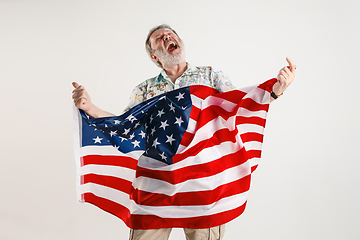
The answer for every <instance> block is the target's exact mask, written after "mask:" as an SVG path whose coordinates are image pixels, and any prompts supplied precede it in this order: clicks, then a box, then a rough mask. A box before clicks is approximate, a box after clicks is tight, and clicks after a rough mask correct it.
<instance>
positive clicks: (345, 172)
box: [0, 0, 360, 240]
mask: <svg viewBox="0 0 360 240" xmlns="http://www.w3.org/2000/svg"><path fill="white" fill-rule="evenodd" d="M359 16H360V2H359V1H351V0H344V1H329V0H328V1H325V0H302V1H282V0H273V1H266V0H255V1H239V0H237V1H226V0H224V1H216V0H213V1H210V0H204V1H194V0H183V1H169V0H161V1H160V0H159V1H121V0H117V1H116V0H108V1H100V0H93V1H90V0H62V1H54V0H52V1H49V0H29V1H25V0H0V80H1V85H0V86H1V87H0V93H1V94H0V104H1V105H0V107H1V108H0V109H1V113H0V114H1V115H0V127H1V133H0V142H1V144H0V149H1V157H0V164H1V167H0V184H1V188H0V189H1V190H0V191H1V195H0V196H1V198H0V203H1V204H0V239H4V240H20V239H37V240H48V239H52V240H58V239H59V240H63V239H67V240H75V239H76V240H79V239H87V240H95V239H96V240H97V239H127V237H128V229H127V228H126V227H125V225H124V224H123V223H122V222H121V221H120V220H118V219H117V218H115V217H113V216H112V215H110V214H108V213H105V212H102V211H101V210H99V209H97V208H96V207H94V206H92V205H90V204H78V203H77V202H76V201H77V200H76V194H75V163H74V156H73V148H72V144H73V143H72V101H71V91H72V86H71V82H72V81H78V82H79V83H81V84H83V85H85V86H86V88H87V90H88V92H89V93H90V94H91V96H92V100H93V101H94V102H95V103H96V104H97V105H98V106H99V107H101V108H103V109H105V110H108V111H111V112H113V113H116V114H120V113H121V112H122V109H123V108H124V107H125V106H126V105H127V101H128V98H129V95H130V91H131V90H132V89H133V87H134V86H135V85H137V84H138V83H140V82H141V81H143V80H145V79H146V78H149V77H152V76H155V75H156V74H158V72H159V69H158V68H157V67H156V66H155V65H153V63H152V62H151V61H150V60H149V59H148V58H147V55H146V53H145V50H144V40H145V37H146V34H147V32H148V30H149V29H150V28H151V27H153V26H155V25H157V24H161V23H168V24H170V25H171V26H172V27H174V28H175V29H176V30H177V32H178V33H179V34H180V36H181V37H182V38H183V40H184V41H185V44H186V48H187V56H188V61H189V62H191V63H193V64H195V65H212V66H215V67H217V68H219V69H222V70H223V71H224V72H226V73H228V75H229V76H230V77H231V79H232V81H233V82H234V83H235V84H236V85H237V86H238V87H242V86H248V85H254V84H257V83H260V82H263V81H265V80H267V79H269V78H272V77H275V76H276V75H277V72H278V70H279V69H280V68H281V67H283V66H284V65H285V64H286V61H285V57H286V56H290V57H291V58H292V59H293V60H294V62H295V63H296V64H297V66H298V71H297V76H296V80H295V81H294V83H293V84H292V85H291V86H290V87H289V89H288V90H287V91H286V93H285V94H284V96H282V97H281V98H280V99H279V100H278V101H276V102H274V103H273V104H272V105H271V110H270V113H269V120H268V123H267V129H266V135H265V142H264V151H263V158H262V162H261V164H260V166H259V168H258V170H257V171H256V172H255V173H254V175H253V183H252V190H251V192H250V199H249V201H248V206H247V209H246V211H245V213H244V214H243V215H242V216H240V217H239V218H237V219H236V220H234V221H232V222H230V223H229V224H228V225H227V233H226V237H225V239H253V240H256V239H276V240H281V239H284V240H285V239H286V240H287V239H292V240H303V239H307V240H312V239H314V240H318V239H327V240H335V239H336V240H337V239H359V238H360V233H359V230H358V224H359V222H360V207H359V202H360V196H359V187H360V184H359V177H358V172H359V167H360V161H359V160H360V157H359V155H358V148H359V146H358V145H359V142H360V141H359V140H360V139H359V135H360V131H359V130H360V129H359V123H360V111H359V106H358V104H357V102H356V101H358V97H357V94H358V91H359V90H358V89H359V86H360V85H359V80H360V79H359V75H358V71H359V63H360V62H359V58H358V56H359V53H360V47H359V42H360V41H359V40H360V28H359V23H360V17H359ZM170 239H172V240H176V239H184V237H183V234H182V232H181V230H179V229H175V230H174V231H173V233H172V235H171V237H170Z"/></svg>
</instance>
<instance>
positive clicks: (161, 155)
mask: <svg viewBox="0 0 360 240" xmlns="http://www.w3.org/2000/svg"><path fill="white" fill-rule="evenodd" d="M159 155H160V157H161V159H162V160H166V159H167V157H166V156H165V153H164V152H163V153H162V154H160V153H159Z"/></svg>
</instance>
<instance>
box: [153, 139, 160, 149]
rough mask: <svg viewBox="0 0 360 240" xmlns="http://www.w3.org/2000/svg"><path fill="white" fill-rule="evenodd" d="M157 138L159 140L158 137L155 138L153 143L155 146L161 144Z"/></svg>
mask: <svg viewBox="0 0 360 240" xmlns="http://www.w3.org/2000/svg"><path fill="white" fill-rule="evenodd" d="M157 140H158V138H156V139H155V140H154V142H153V145H152V146H153V147H155V148H156V146H157V145H159V144H160V143H159V142H158V141H157Z"/></svg>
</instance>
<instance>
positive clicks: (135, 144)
mask: <svg viewBox="0 0 360 240" xmlns="http://www.w3.org/2000/svg"><path fill="white" fill-rule="evenodd" d="M131 143H132V144H134V148H136V147H140V141H138V140H135V141H133V142H131Z"/></svg>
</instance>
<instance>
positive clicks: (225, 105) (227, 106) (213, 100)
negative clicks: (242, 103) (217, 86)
mask: <svg viewBox="0 0 360 240" xmlns="http://www.w3.org/2000/svg"><path fill="white" fill-rule="evenodd" d="M214 105H215V106H218V107H221V108H222V109H224V110H225V111H227V112H231V111H233V110H234V108H236V106H237V104H236V103H233V102H230V101H228V100H225V99H223V98H219V97H214V96H209V97H207V98H206V99H205V100H204V102H203V103H202V109H203V110H204V109H206V108H208V107H211V106H214Z"/></svg>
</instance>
